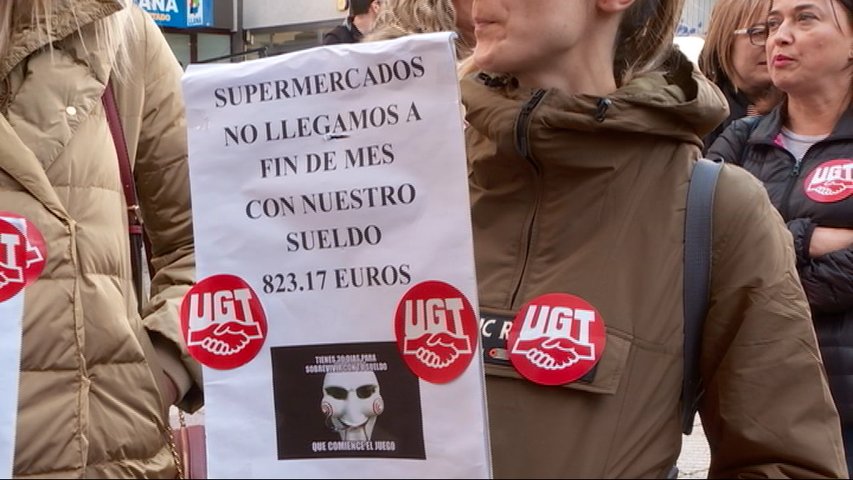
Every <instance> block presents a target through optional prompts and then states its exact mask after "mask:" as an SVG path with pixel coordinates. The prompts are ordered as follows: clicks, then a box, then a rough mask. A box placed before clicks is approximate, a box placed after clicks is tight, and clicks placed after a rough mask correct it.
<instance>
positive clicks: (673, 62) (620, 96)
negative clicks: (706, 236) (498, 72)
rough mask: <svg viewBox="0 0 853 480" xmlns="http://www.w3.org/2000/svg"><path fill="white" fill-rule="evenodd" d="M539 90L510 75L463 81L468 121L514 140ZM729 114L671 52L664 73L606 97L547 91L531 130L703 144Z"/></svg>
mask: <svg viewBox="0 0 853 480" xmlns="http://www.w3.org/2000/svg"><path fill="white" fill-rule="evenodd" d="M534 93H535V92H534V91H531V90H530V89H525V88H520V87H518V86H517V83H516V82H513V81H512V79H507V77H491V78H490V77H489V76H488V75H487V74H483V73H481V72H475V73H474V74H472V75H469V76H466V77H465V78H464V79H463V80H462V99H463V102H464V103H465V107H466V109H467V116H466V119H467V120H468V122H469V124H470V125H471V126H472V127H474V128H476V129H477V130H478V131H479V132H480V133H481V134H483V135H485V136H486V137H488V138H491V139H500V138H513V135H514V131H515V130H514V129H515V124H516V121H517V119H518V116H519V112H520V111H521V110H522V109H523V108H524V105H525V104H526V103H528V101H529V99H530V98H531V97H532V96H533V95H534ZM602 105H605V106H606V108H604V109H603V108H602ZM727 114H728V104H727V101H726V99H725V96H724V95H723V93H722V92H721V91H720V89H719V88H717V87H716V86H715V85H713V84H712V83H711V82H710V81H709V80H708V79H707V78H706V77H705V76H703V75H702V74H701V73H700V72H699V70H698V69H697V68H695V66H693V64H692V63H690V61H689V60H687V59H686V57H684V56H683V54H681V53H679V52H677V51H672V52H671V55H670V58H668V59H667V61H666V62H665V63H664V65H663V66H662V68H661V70H660V71H658V72H652V73H647V74H643V75H639V76H637V77H635V78H634V79H633V80H631V81H630V82H629V83H628V84H626V85H623V86H621V87H620V88H619V89H617V90H616V91H615V92H613V93H611V94H609V95H607V96H606V97H599V96H595V95H587V94H574V95H570V94H566V93H564V92H561V91H558V90H555V89H550V90H547V91H546V92H545V95H544V97H543V99H542V101H541V103H539V104H538V106H537V108H536V118H537V120H536V121H534V122H532V123H531V128H536V129H539V130H547V132H543V134H545V135H546V136H550V135H552V134H554V135H559V132H560V131H566V130H568V131H576V132H596V133H605V132H612V134H615V135H617V136H619V135H622V134H624V133H643V134H650V135H656V136H660V137H665V138H670V139H675V140H677V141H680V142H688V143H692V144H695V145H696V146H698V147H700V148H701V146H702V136H704V135H705V134H707V133H708V132H710V131H711V130H713V129H714V128H715V127H716V126H717V125H718V124H719V123H720V122H721V121H722V120H723V119H724V118H725V117H726V116H727Z"/></svg>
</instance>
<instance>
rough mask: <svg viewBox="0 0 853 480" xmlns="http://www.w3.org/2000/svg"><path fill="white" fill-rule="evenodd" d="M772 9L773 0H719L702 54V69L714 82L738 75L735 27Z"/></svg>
mask: <svg viewBox="0 0 853 480" xmlns="http://www.w3.org/2000/svg"><path fill="white" fill-rule="evenodd" d="M769 11H770V0H717V4H716V5H714V9H713V10H712V11H711V21H710V23H709V24H708V34H707V35H706V36H705V45H704V46H703V47H702V53H701V54H700V55H699V70H701V71H702V73H704V74H705V76H706V77H708V78H709V79H710V80H711V81H712V82H714V83H717V84H720V83H721V82H729V83H731V82H732V79H733V78H735V67H734V60H733V59H732V56H733V54H734V44H735V35H734V31H735V30H737V29H739V28H746V27H749V26H751V25H754V24H756V23H759V22H761V21H762V20H764V19H765V18H767V13H768V12H769ZM734 86H735V85H734V84H732V87H734Z"/></svg>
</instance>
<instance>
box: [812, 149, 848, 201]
mask: <svg viewBox="0 0 853 480" xmlns="http://www.w3.org/2000/svg"><path fill="white" fill-rule="evenodd" d="M803 189H804V190H805V192H806V195H807V196H808V197H809V198H811V199H812V200H814V201H815V202H820V203H834V202H840V201H842V200H845V199H847V198H849V197H850V196H851V195H853V159H850V158H839V159H836V160H830V161H828V162H824V163H822V164H820V166H818V167H817V168H815V169H814V170H812V172H811V173H810V174H809V176H808V177H806V180H805V182H803Z"/></svg>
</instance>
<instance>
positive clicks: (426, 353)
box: [394, 280, 479, 383]
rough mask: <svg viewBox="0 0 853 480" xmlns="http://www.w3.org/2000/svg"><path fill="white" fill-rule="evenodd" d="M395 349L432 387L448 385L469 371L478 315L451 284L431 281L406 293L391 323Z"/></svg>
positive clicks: (474, 348) (414, 371) (476, 335)
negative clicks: (395, 343) (396, 348)
mask: <svg viewBox="0 0 853 480" xmlns="http://www.w3.org/2000/svg"><path fill="white" fill-rule="evenodd" d="M394 331H395V333H396V335H397V346H398V347H399V349H400V353H401V354H402V355H403V359H404V360H405V362H406V365H408V366H409V369H411V370H412V372H413V373H414V374H415V375H417V376H418V377H420V378H422V379H424V380H426V381H428V382H431V383H447V382H450V381H451V380H454V379H455V378H456V377H458V376H459V375H462V373H463V372H464V371H465V369H467V368H468V365H469V364H470V363H471V359H472V358H474V352H475V350H476V349H477V337H478V335H479V329H478V328H477V315H476V313H475V312H474V309H473V308H472V307H471V303H470V302H469V301H468V299H467V298H466V297H465V295H463V294H462V292H460V291H459V290H457V289H456V288H455V287H453V286H452V285H450V284H447V283H444V282H439V281H435V280H430V281H426V282H421V283H419V284H417V285H415V286H413V287H412V288H410V289H409V291H407V292H406V294H405V295H403V298H401V299H400V302H399V303H398V304H397V314H396V317H395V320H394Z"/></svg>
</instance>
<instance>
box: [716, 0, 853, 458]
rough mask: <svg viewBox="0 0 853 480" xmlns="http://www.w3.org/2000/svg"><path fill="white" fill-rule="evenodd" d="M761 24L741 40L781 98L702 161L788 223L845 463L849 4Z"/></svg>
mask: <svg viewBox="0 0 853 480" xmlns="http://www.w3.org/2000/svg"><path fill="white" fill-rule="evenodd" d="M766 25H767V28H766V30H764V31H759V32H756V33H755V34H754V35H751V36H750V39H751V41H752V42H753V43H755V44H757V45H764V46H765V47H766V54H767V60H768V66H769V70H770V77H771V79H772V80H773V83H774V84H775V85H776V86H777V87H778V88H779V89H780V90H782V91H783V92H785V93H786V94H787V99H786V100H785V101H784V103H782V104H781V105H779V106H778V107H777V108H775V109H774V110H773V111H772V112H770V113H769V114H768V115H766V116H764V117H763V118H761V119H760V121H757V122H755V123H754V124H753V125H750V122H748V121H744V120H741V121H738V122H734V123H733V124H732V126H731V127H729V129H728V130H726V131H725V132H724V133H723V134H722V135H721V136H720V138H719V139H718V140H717V141H716V142H715V143H714V144H713V145H712V147H711V149H710V151H709V153H708V157H709V158H712V159H722V160H725V161H726V162H731V163H736V164H738V165H741V166H743V167H744V168H746V169H747V170H749V171H750V172H752V173H753V174H754V175H755V176H756V177H758V179H759V180H761V181H762V182H763V183H764V185H765V187H766V188H767V191H768V193H769V195H770V198H771V200H772V201H773V204H774V205H775V206H776V208H777V209H778V210H779V212H780V213H781V215H782V217H783V218H784V220H785V221H786V222H787V223H788V228H789V230H790V231H791V234H792V235H793V239H794V246H795V250H796V255H797V266H798V270H799V274H800V279H801V281H802V284H803V287H804V289H805V291H806V294H807V296H808V298H809V303H810V305H811V309H812V316H813V320H814V324H815V330H816V332H817V336H818V343H819V344H820V346H821V352H822V355H823V360H824V363H825V366H826V371H827V374H828V375H829V379H830V386H831V390H832V394H833V397H834V400H835V404H836V407H837V408H838V411H839V413H840V416H841V422H842V431H843V434H844V444H845V449H846V450H847V461H848V464H850V463H851V462H850V460H851V457H853V449H851V447H853V110H851V97H853V94H851V81H853V0H774V1H773V2H772V4H771V8H770V13H769V15H768V17H767V23H766ZM757 247H759V248H760V246H757ZM780 368H784V367H780ZM850 466H853V465H850Z"/></svg>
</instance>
